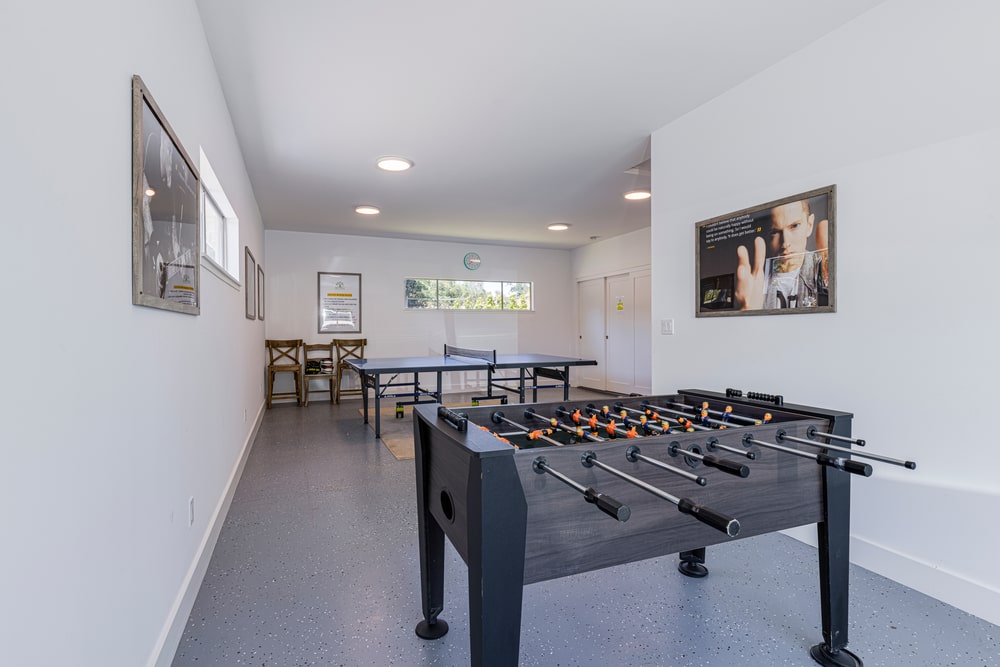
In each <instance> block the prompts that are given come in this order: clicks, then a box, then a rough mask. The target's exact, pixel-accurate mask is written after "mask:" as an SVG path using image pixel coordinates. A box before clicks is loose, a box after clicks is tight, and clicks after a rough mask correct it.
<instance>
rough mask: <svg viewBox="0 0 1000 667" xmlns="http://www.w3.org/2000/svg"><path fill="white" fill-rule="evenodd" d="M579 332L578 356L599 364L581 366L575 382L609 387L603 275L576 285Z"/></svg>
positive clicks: (590, 385)
mask: <svg viewBox="0 0 1000 667" xmlns="http://www.w3.org/2000/svg"><path fill="white" fill-rule="evenodd" d="M576 292H577V304H578V310H577V312H578V313H579V318H580V319H579V322H578V324H577V326H578V329H577V330H578V331H579V332H580V334H579V335H580V340H579V346H578V347H577V355H579V357H580V358H582V359H596V360H597V365H596V366H579V367H577V368H576V369H574V370H575V372H576V375H575V377H576V384H577V385H579V386H581V387H589V388H591V389H600V390H604V389H607V387H606V386H605V377H604V367H605V358H604V338H605V333H604V278H594V279H592V280H581V281H580V282H578V283H577V284H576Z"/></svg>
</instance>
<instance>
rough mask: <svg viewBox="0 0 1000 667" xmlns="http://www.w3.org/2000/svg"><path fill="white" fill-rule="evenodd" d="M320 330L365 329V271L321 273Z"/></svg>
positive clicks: (328, 331)
mask: <svg viewBox="0 0 1000 667" xmlns="http://www.w3.org/2000/svg"><path fill="white" fill-rule="evenodd" d="M316 278H317V297H318V301H317V310H318V315H319V333H361V274H360V273H326V272H323V271H320V272H319V273H318V275H317V277H316Z"/></svg>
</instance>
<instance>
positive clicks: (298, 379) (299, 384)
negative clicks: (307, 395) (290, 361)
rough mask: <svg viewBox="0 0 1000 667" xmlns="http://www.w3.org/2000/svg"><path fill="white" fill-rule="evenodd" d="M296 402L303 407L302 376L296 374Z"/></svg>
mask: <svg viewBox="0 0 1000 667" xmlns="http://www.w3.org/2000/svg"><path fill="white" fill-rule="evenodd" d="M295 402H296V403H298V405H299V407H300V408H301V407H302V374H301V373H296V374H295Z"/></svg>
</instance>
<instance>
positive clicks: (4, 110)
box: [0, 0, 264, 667]
mask: <svg viewBox="0 0 1000 667" xmlns="http://www.w3.org/2000/svg"><path fill="white" fill-rule="evenodd" d="M0 61H2V62H3V63H5V64H4V77H3V78H4V90H3V102H2V103H0V146H2V154H3V160H0V189H2V201H3V229H4V231H3V238H4V242H5V248H6V251H5V252H4V261H3V262H2V263H0V280H2V284H3V285H4V306H3V309H2V312H3V326H0V349H3V350H4V355H3V356H4V382H3V385H2V386H3V388H2V389H0V411H2V417H0V459H2V463H0V471H2V481H0V506H2V507H3V517H4V521H3V538H2V539H3V548H2V549H0V571H2V572H3V574H4V585H3V593H2V595H0V645H2V646H3V658H2V659H0V662H3V663H4V664H9V665H64V666H72V665H115V666H118V665H122V666H125V665H128V666H130V667H131V666H134V665H143V664H149V663H152V662H154V661H155V660H157V659H159V658H161V649H163V650H162V653H164V654H165V657H166V659H169V658H170V657H171V656H172V655H173V646H172V645H171V642H175V641H176V639H177V637H176V631H177V630H178V628H179V627H182V626H183V624H184V622H185V620H186V616H187V610H186V609H185V608H184V605H185V604H189V603H190V601H191V600H192V599H185V598H184V593H185V592H187V591H188V590H189V588H188V584H189V583H190V582H192V581H193V584H192V585H193V588H194V591H197V587H198V584H199V583H200V580H198V579H199V575H198V569H197V566H198V564H199V560H198V559H199V557H200V556H201V555H202V553H203V549H204V548H205V546H206V545H207V544H209V543H210V542H211V529H212V527H213V523H212V519H213V513H214V512H216V511H217V509H218V508H219V507H220V504H221V503H222V501H223V500H224V498H225V492H226V490H227V484H228V483H229V482H230V480H231V477H232V476H233V474H234V470H235V469H236V467H237V465H238V463H239V461H240V460H241V454H242V452H243V450H244V447H245V445H246V442H247V439H248V437H249V435H250V433H251V431H252V427H253V424H254V421H255V418H256V416H257V414H258V412H259V410H260V406H261V402H262V392H261V390H260V386H259V385H260V382H259V378H260V377H261V376H262V360H263V342H262V341H263V330H264V326H263V323H250V322H248V321H247V320H245V319H244V318H243V298H242V295H241V293H240V292H238V291H236V290H234V289H232V288H231V287H228V286H225V285H223V284H222V283H220V282H219V281H218V280H217V279H215V278H214V277H213V276H211V275H210V274H208V273H207V272H204V271H203V272H202V293H201V298H202V314H201V315H200V316H198V317H194V316H189V315H182V314H177V313H171V312H167V311H162V310H155V309H151V308H143V307H138V306H133V305H132V295H131V271H132V270H131V224H132V223H131V197H132V194H131V173H132V164H131V162H132V160H131V127H132V116H131V76H132V75H133V74H139V75H140V76H142V77H143V79H144V81H145V82H146V84H147V85H148V86H149V88H150V90H151V91H152V94H153V97H154V98H155V100H156V101H157V103H158V104H159V105H160V107H161V108H162V110H163V112H164V113H165V115H166V117H167V119H168V121H169V122H170V123H171V125H172V126H173V128H174V130H175V131H176V133H177V134H178V136H179V138H180V140H181V142H182V143H183V144H184V146H185V148H186V150H187V152H188V153H189V154H191V155H193V156H195V158H196V159H197V155H198V147H199V145H201V146H203V147H204V149H205V151H206V153H207V154H208V156H209V158H210V159H211V160H212V163H213V166H214V169H215V171H216V173H217V174H218V175H219V177H220V179H221V180H222V183H223V185H224V186H225V188H226V192H227V194H228V196H229V199H230V200H231V201H232V203H233V205H234V207H235V208H236V210H237V211H238V212H239V214H240V216H241V219H242V227H243V228H242V234H243V235H244V238H245V241H246V243H249V245H250V246H251V248H253V249H255V251H256V250H260V249H261V244H262V236H263V234H262V229H261V224H260V220H259V216H258V213H257V209H256V204H255V202H254V199H253V193H252V192H251V189H250V185H249V181H248V179H247V177H246V173H245V170H244V166H243V163H242V158H241V155H240V152H239V149H238V147H237V145H236V141H235V135H234V132H233V128H232V126H231V123H230V119H229V115H228V112H227V110H226V106H225V101H224V99H223V96H222V93H221V90H220V88H219V84H218V80H217V77H216V74H215V71H214V69H213V65H212V60H211V57H210V55H209V52H208V48H207V45H206V43H205V39H204V36H203V33H202V29H201V23H200V20H199V17H198V12H197V10H196V8H195V5H194V2H193V1H191V0H172V1H170V2H167V1H166V0H156V1H148V2H128V1H125V0H97V1H95V2H87V3H70V2H62V3H48V2H37V3H30V2H16V3H15V2H5V3H3V6H2V9H0ZM244 411H246V413H247V417H246V420H244ZM189 497H194V498H195V508H196V511H195V523H194V526H193V527H190V528H189V527H188V524H187V514H188V509H187V506H188V498H189ZM175 620H179V625H177V624H175V623H174V621H175ZM172 633H173V634H172ZM164 647H165V648H164Z"/></svg>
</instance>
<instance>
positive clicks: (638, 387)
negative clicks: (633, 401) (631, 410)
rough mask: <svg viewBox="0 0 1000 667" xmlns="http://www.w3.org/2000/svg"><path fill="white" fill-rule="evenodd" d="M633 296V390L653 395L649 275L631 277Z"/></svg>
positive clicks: (651, 304)
mask: <svg viewBox="0 0 1000 667" xmlns="http://www.w3.org/2000/svg"><path fill="white" fill-rule="evenodd" d="M632 289H633V293H634V295H635V317H634V318H633V319H634V323H635V388H634V389H633V390H632V391H634V392H635V393H637V394H644V395H648V394H652V393H653V288H652V279H651V277H650V274H649V273H640V274H637V275H635V276H634V277H633V282H632Z"/></svg>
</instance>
